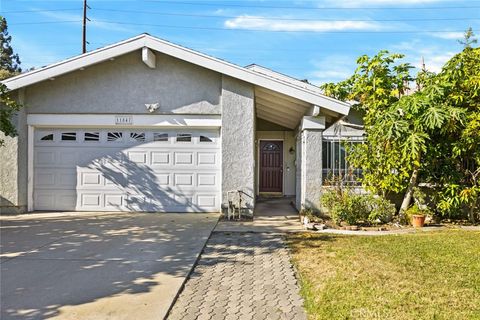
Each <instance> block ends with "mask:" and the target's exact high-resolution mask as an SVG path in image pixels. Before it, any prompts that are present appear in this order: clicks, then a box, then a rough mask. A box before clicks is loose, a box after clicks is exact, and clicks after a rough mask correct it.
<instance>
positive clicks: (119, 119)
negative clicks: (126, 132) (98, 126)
mask: <svg viewBox="0 0 480 320" xmlns="http://www.w3.org/2000/svg"><path fill="white" fill-rule="evenodd" d="M115 124H116V125H126V124H133V116H115Z"/></svg>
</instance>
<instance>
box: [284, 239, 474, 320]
mask: <svg viewBox="0 0 480 320" xmlns="http://www.w3.org/2000/svg"><path fill="white" fill-rule="evenodd" d="M288 244H289V246H290V248H291V249H292V260H293V263H294V265H295V266H296V268H297V269H298V272H299V277H300V282H301V293H302V295H303V297H304V299H305V307H306V309H307V313H308V315H309V318H310V319H402V320H403V319H449V320H453V319H480V232H476V231H461V230H451V231H441V232H418V233H415V234H404V235H391V236H390V235H389V236H377V237H372V236H370V237H369V236H337V235H320V234H311V233H309V234H292V235H289V236H288Z"/></svg>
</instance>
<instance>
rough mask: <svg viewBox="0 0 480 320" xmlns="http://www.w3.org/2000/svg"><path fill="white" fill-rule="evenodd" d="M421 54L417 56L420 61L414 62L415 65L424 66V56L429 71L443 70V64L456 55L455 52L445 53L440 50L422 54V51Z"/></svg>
mask: <svg viewBox="0 0 480 320" xmlns="http://www.w3.org/2000/svg"><path fill="white" fill-rule="evenodd" d="M420 54H421V56H419V57H417V61H418V62H414V63H413V65H414V66H415V67H417V68H419V69H420V68H421V67H422V61H421V60H422V57H423V59H424V61H425V67H426V68H427V70H428V71H433V72H440V71H441V70H442V67H443V65H444V64H445V62H447V61H448V60H450V58H452V57H453V56H454V55H455V52H445V53H440V52H431V53H425V54H422V53H420Z"/></svg>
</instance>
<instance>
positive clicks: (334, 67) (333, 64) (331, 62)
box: [308, 54, 355, 85]
mask: <svg viewBox="0 0 480 320" xmlns="http://www.w3.org/2000/svg"><path fill="white" fill-rule="evenodd" d="M312 64H313V65H314V71H312V72H310V74H309V75H308V76H309V80H310V82H312V83H313V84H315V85H321V84H323V83H327V82H338V81H342V80H345V79H347V78H348V77H350V76H351V75H352V74H353V72H354V71H355V57H353V56H347V55H338V54H335V55H331V56H326V57H323V58H320V59H318V60H314V61H312Z"/></svg>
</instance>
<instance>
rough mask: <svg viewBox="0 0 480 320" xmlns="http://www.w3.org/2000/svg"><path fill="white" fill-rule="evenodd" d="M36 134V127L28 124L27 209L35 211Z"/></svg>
mask: <svg viewBox="0 0 480 320" xmlns="http://www.w3.org/2000/svg"><path fill="white" fill-rule="evenodd" d="M34 136H35V128H34V127H33V126H30V125H29V126H28V129H27V143H28V146H27V211H29V212H30V211H33V210H34V208H33V182H34V181H33V179H34V174H33V163H34V162H33V155H34V150H33V141H34Z"/></svg>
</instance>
